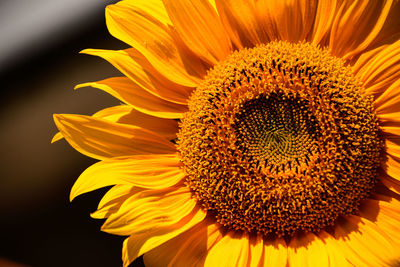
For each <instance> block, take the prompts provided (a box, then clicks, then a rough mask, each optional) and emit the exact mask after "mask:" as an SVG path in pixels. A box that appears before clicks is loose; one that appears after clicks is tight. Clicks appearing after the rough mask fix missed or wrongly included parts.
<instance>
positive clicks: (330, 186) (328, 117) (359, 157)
mask: <svg viewBox="0 0 400 267" xmlns="http://www.w3.org/2000/svg"><path fill="white" fill-rule="evenodd" d="M178 137H179V141H178V144H179V145H178V150H179V152H180V154H181V156H182V160H183V164H184V167H183V168H184V170H185V172H186V173H187V185H188V186H189V187H190V188H191V189H192V190H193V192H194V196H195V197H196V198H197V199H198V200H199V202H200V203H201V204H202V206H203V207H204V208H205V209H206V210H207V211H210V212H212V213H213V214H214V216H215V217H216V219H217V221H218V222H219V223H221V224H222V225H224V226H226V227H228V228H232V229H237V230H243V231H249V232H255V233H259V234H263V235H267V234H269V233H273V234H276V235H278V236H287V235H293V234H295V233H296V232H298V231H299V230H303V231H318V230H321V229H323V228H324V227H326V226H331V225H333V224H334V222H335V221H336V219H337V218H338V217H339V216H340V215H347V214H352V213H354V212H355V211H356V210H357V208H358V206H359V204H360V201H361V200H363V199H365V198H366V197H367V196H368V195H369V192H370V190H371V189H372V188H373V187H374V185H375V183H376V175H377V168H378V166H379V162H380V157H381V152H382V147H383V146H382V145H383V143H382V140H381V138H380V137H379V128H378V120H377V117H376V115H375V112H374V109H373V105H372V98H371V97H370V96H367V95H366V94H365V92H364V89H363V88H362V86H361V85H360V83H359V81H357V80H356V79H355V78H354V75H353V74H352V72H351V69H350V68H349V67H346V66H345V62H344V61H343V60H340V59H338V58H336V57H333V56H331V55H330V54H329V52H328V51H326V50H323V49H320V48H318V47H315V46H313V45H310V44H305V43H298V44H290V43H287V42H271V43H269V44H267V45H261V46H257V47H255V48H251V49H244V50H241V51H238V52H235V53H233V54H232V55H231V56H230V57H229V58H228V59H227V60H225V61H223V62H221V63H220V64H219V65H217V66H215V67H214V68H213V69H212V70H210V72H209V73H208V75H207V76H206V77H205V78H204V82H203V83H202V84H201V85H200V86H199V87H198V88H196V90H195V92H194V93H193V95H192V97H191V98H190V100H189V112H187V113H186V114H185V116H184V118H183V120H182V123H181V130H180V132H179V134H178Z"/></svg>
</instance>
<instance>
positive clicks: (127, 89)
mask: <svg viewBox="0 0 400 267" xmlns="http://www.w3.org/2000/svg"><path fill="white" fill-rule="evenodd" d="M86 86H91V87H94V88H98V89H101V90H103V91H105V92H107V93H109V94H111V95H112V96H114V97H116V98H118V99H119V100H121V101H123V102H125V103H126V104H129V105H131V106H133V107H134V108H135V109H137V110H139V111H141V112H143V113H146V114H149V115H152V116H156V117H160V118H169V119H176V118H181V117H182V114H183V113H184V112H186V111H187V106H186V105H180V104H176V103H172V102H169V101H166V100H163V99H161V98H159V97H157V96H155V95H153V94H150V93H149V92H147V91H146V90H144V89H143V88H142V87H140V86H138V85H137V84H136V83H134V82H132V81H131V80H130V79H128V78H126V77H114V78H109V79H106V80H102V81H98V82H89V83H83V84H79V85H77V86H76V87H75V89H78V88H82V87H86Z"/></svg>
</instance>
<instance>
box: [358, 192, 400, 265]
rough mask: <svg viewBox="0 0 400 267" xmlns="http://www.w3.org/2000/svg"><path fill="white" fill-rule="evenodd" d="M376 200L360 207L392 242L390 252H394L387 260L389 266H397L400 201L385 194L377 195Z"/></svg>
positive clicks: (399, 234)
mask: <svg viewBox="0 0 400 267" xmlns="http://www.w3.org/2000/svg"><path fill="white" fill-rule="evenodd" d="M374 197H376V198H377V199H376V200H372V199H370V200H367V201H365V205H363V207H362V208H361V209H360V213H361V215H362V216H363V217H365V218H366V219H368V220H369V221H371V222H372V223H373V224H374V225H375V226H376V227H377V229H379V231H381V232H383V233H384V234H385V237H386V239H387V240H388V241H389V243H390V247H389V248H388V252H390V253H392V255H390V257H389V258H387V260H386V262H388V263H389V265H388V266H395V264H394V263H395V261H396V260H397V261H398V259H399V258H400V250H399V249H398V248H399V247H400V232H399V227H400V224H399V222H400V201H399V200H397V199H395V198H393V197H387V196H383V195H377V194H375V196H374Z"/></svg>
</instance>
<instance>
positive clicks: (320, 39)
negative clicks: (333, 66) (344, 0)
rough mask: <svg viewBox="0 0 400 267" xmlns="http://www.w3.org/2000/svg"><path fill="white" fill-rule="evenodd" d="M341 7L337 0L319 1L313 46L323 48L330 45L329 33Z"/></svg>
mask: <svg viewBox="0 0 400 267" xmlns="http://www.w3.org/2000/svg"><path fill="white" fill-rule="evenodd" d="M339 7H340V1H337V0H320V1H318V6H317V11H316V14H315V22H314V27H313V34H312V43H313V44H315V45H318V44H319V45H321V46H327V45H328V44H329V33H330V30H331V27H332V24H333V21H334V19H335V17H336V13H337V11H338V9H339Z"/></svg>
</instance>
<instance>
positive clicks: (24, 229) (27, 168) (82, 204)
mask: <svg viewBox="0 0 400 267" xmlns="http://www.w3.org/2000/svg"><path fill="white" fill-rule="evenodd" d="M114 2H117V1H105V0H84V1H76V0H70V1H62V0H35V1H30V0H20V1H12V0H10V1H4V0H0V82H1V85H0V86H1V89H2V90H1V98H0V99H1V105H0V110H1V112H0V134H1V136H0V137H1V138H0V149H1V160H0V162H1V163H0V164H1V165H0V170H1V173H0V174H1V176H0V266H120V265H121V264H122V261H121V248H122V242H123V239H124V238H123V237H118V236H113V235H109V234H106V233H103V232H101V231H100V226H101V224H102V221H101V220H95V219H92V218H90V216H89V214H90V212H93V211H94V210H95V209H96V207H97V204H98V202H99V200H100V199H101V196H102V195H103V194H104V192H105V191H106V189H101V190H98V191H95V192H93V193H88V194H85V195H82V196H80V197H78V198H77V199H75V200H74V201H73V202H72V203H70V202H69V198H68V197H69V191H70V189H71V187H72V185H73V183H74V181H75V180H76V178H77V177H78V176H79V174H80V173H81V172H82V171H83V170H84V169H85V168H87V167H88V166H90V165H91V164H93V163H94V162H95V161H94V160H92V159H90V158H88V157H85V156H83V155H81V154H80V153H79V152H77V151H75V150H74V149H72V148H71V147H70V146H69V145H68V144H67V142H66V141H65V140H61V141H58V142H56V143H54V144H50V140H51V138H52V137H53V135H54V134H55V133H56V132H57V129H56V127H55V126H54V123H53V120H52V114H54V113H77V114H87V115H91V114H93V113H95V112H96V111H98V110H100V109H102V108H105V107H109V106H113V105H116V104H118V103H119V102H118V101H117V100H115V99H114V98H112V97H111V96H109V95H107V94H106V93H104V92H102V91H100V90H97V89H93V88H83V89H79V90H77V91H73V87H74V86H75V85H76V84H79V83H82V82H89V81H96V80H101V79H104V78H108V77H112V76H121V74H120V73H119V72H118V71H116V70H115V69H114V68H113V67H112V66H111V65H110V64H109V63H107V62H105V61H103V60H102V59H100V58H96V57H92V56H87V55H82V54H78V52H79V51H81V50H82V49H85V48H104V49H122V48H125V47H126V45H125V44H123V43H121V42H120V41H118V40H116V39H114V38H113V37H111V35H109V34H108V32H107V29H106V25H105V19H104V8H105V6H106V5H107V4H111V3H114ZM133 266H142V261H141V259H139V260H137V261H136V262H135V263H134V264H133Z"/></svg>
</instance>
